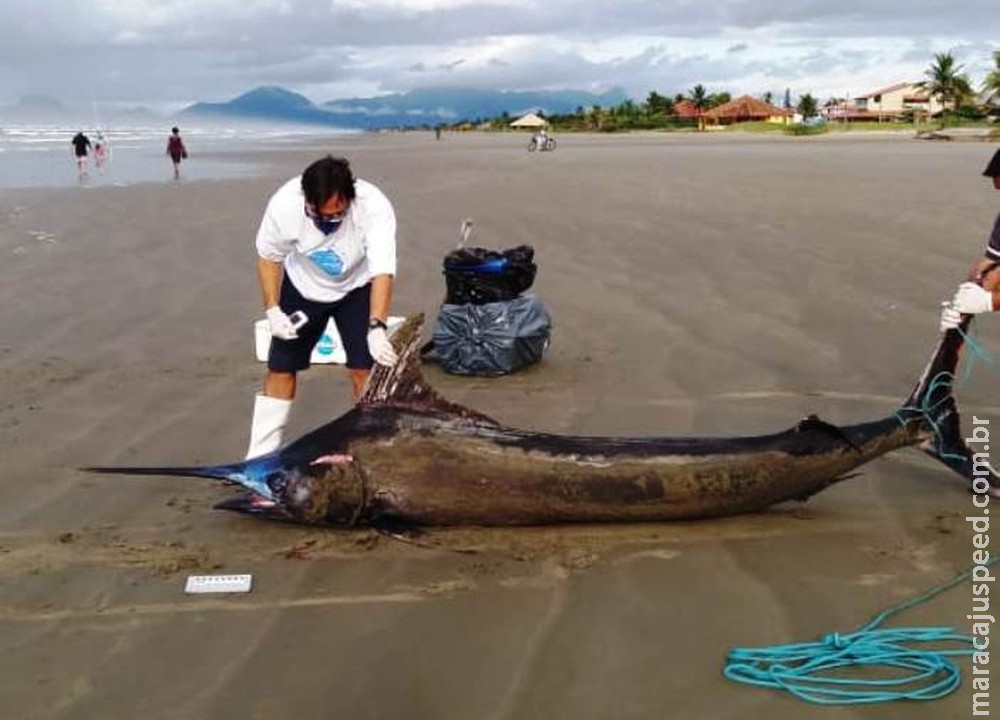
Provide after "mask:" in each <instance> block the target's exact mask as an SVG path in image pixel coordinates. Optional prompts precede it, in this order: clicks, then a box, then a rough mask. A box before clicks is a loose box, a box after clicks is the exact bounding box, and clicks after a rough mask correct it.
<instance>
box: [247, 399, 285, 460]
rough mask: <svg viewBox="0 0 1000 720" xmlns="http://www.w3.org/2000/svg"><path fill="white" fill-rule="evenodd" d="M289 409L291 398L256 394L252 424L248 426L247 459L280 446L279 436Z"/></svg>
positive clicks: (272, 450)
mask: <svg viewBox="0 0 1000 720" xmlns="http://www.w3.org/2000/svg"><path fill="white" fill-rule="evenodd" d="M291 409H292V401H291V400H281V399H280V398H273V397H268V396H267V395H260V394H258V395H257V398H256V400H255V402H254V406H253V424H252V425H251V426H250V447H249V448H247V457H246V459H247V460H249V459H250V458H255V457H258V456H260V455H267V454H268V453H270V452H274V451H275V450H277V449H278V448H279V447H281V438H282V435H283V434H284V431H285V424H286V423H287V422H288V413H289V412H290V411H291Z"/></svg>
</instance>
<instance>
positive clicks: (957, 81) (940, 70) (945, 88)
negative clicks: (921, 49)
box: [917, 53, 971, 110]
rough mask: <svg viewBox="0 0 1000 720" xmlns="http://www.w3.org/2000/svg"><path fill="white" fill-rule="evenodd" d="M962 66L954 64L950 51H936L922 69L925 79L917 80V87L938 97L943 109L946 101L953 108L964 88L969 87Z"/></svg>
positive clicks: (961, 97) (961, 95)
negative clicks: (927, 64)
mask: <svg viewBox="0 0 1000 720" xmlns="http://www.w3.org/2000/svg"><path fill="white" fill-rule="evenodd" d="M962 67H963V66H962V65H958V64H956V62H955V56H954V55H952V54H951V53H937V54H935V55H934V62H933V63H932V64H931V66H930V67H929V68H927V70H926V71H924V75H926V76H927V79H926V80H921V81H920V82H918V83H917V87H918V88H920V89H921V90H925V91H926V92H927V93H928V94H929V95H930V96H931V97H936V98H938V99H939V100H940V101H941V106H942V107H943V108H944V109H945V110H947V109H948V103H951V104H952V109H955V108H957V107H958V104H959V102H960V101H961V99H963V95H965V94H966V93H965V90H966V88H970V89H971V85H970V84H969V78H968V76H967V75H966V74H965V73H963V72H962Z"/></svg>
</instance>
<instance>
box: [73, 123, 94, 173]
mask: <svg viewBox="0 0 1000 720" xmlns="http://www.w3.org/2000/svg"><path fill="white" fill-rule="evenodd" d="M70 144H71V145H72V146H73V154H74V155H75V156H76V172H77V175H78V176H79V178H80V179H81V180H83V178H85V177H87V153H88V151H89V148H90V138H89V137H87V136H86V135H84V134H83V130H81V131H79V132H78V133H77V134H76V135H74V136H73V139H72V140H70Z"/></svg>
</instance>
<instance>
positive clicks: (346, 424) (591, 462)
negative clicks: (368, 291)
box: [90, 316, 1000, 526]
mask: <svg viewBox="0 0 1000 720" xmlns="http://www.w3.org/2000/svg"><path fill="white" fill-rule="evenodd" d="M422 323H423V317H422V316H418V317H413V318H410V319H408V320H407V322H406V323H405V324H404V325H403V326H402V327H401V328H400V329H399V330H398V331H397V332H396V333H395V335H394V338H393V342H394V345H395V346H396V349H397V351H398V352H399V354H400V361H399V363H398V364H397V365H396V366H395V367H393V368H384V367H380V366H377V367H376V369H375V370H374V371H373V372H372V375H371V378H370V381H369V384H368V386H367V388H366V390H365V393H364V395H363V397H362V399H361V401H360V402H359V403H358V405H357V406H356V407H354V408H352V409H351V410H349V411H348V412H347V413H345V414H344V415H342V416H341V417H339V418H337V419H336V420H334V421H332V422H330V423H328V424H326V425H324V426H322V427H320V428H318V429H317V430H314V431H313V432H311V433H309V434H308V435H306V436H304V437H302V438H301V439H299V440H297V441H295V442H293V443H291V444H290V445H287V446H286V447H284V448H281V449H280V450H276V451H275V452H273V453H271V454H269V455H264V456H262V457H258V458H255V459H252V460H247V461H244V462H239V463H235V464H232V465H214V466H206V467H187V468H90V470H93V471H97V472H114V473H128V474H142V475H190V476H201V477H209V478H218V479H222V480H227V481H231V482H234V483H238V484H240V485H242V486H244V487H245V488H247V489H248V490H249V492H244V493H241V494H240V495H237V496H234V497H232V498H230V499H227V500H224V501H222V502H221V503H219V504H218V505H216V507H218V508H221V509H225V510H234V511H237V512H243V513H250V514H254V515H260V516H264V517H268V518H274V519H282V520H291V521H296V522H301V523H309V524H317V525H337V526H352V525H363V524H379V523H381V522H392V523H404V524H412V525H542V524H550V523H551V524H554V523H570V522H634V521H655V520H689V519H695V518H708V517H718V516H723V515H735V514H737V513H746V512H752V511H754V510H760V509H762V508H766V507H768V506H770V505H774V504H775V503H780V502H783V501H786V500H805V499H806V498H808V497H809V496H811V495H813V494H814V493H817V492H819V491H820V490H823V489H824V488H827V487H829V486H830V485H832V484H834V483H836V482H838V481H839V480H842V479H844V478H845V477H846V476H847V475H848V474H849V473H850V472H851V471H852V470H853V469H854V468H857V467H858V466H860V465H863V464H864V463H866V462H868V461H870V460H873V459H874V458H877V457H879V456H880V455H884V454H885V453H887V452H890V451H892V450H895V449H897V448H901V447H905V446H909V445H920V447H921V449H923V450H925V451H926V452H928V453H929V454H931V455H932V456H934V457H936V458H938V459H939V460H941V461H942V462H943V463H944V464H946V465H947V466H949V467H950V468H952V469H953V470H955V471H956V472H958V473H959V474H961V475H962V476H963V477H965V478H966V480H968V481H969V482H972V481H973V480H974V479H975V478H977V477H978V478H981V479H982V480H980V484H981V485H982V487H983V488H985V483H983V480H985V482H986V483H988V484H989V489H990V491H991V492H992V491H993V489H994V488H1000V478H998V476H997V474H996V473H995V472H994V471H993V469H992V468H991V467H990V466H989V465H988V464H987V463H985V462H982V463H980V462H977V460H978V458H976V457H975V456H974V455H973V453H972V452H971V451H970V450H969V448H968V447H967V446H966V444H965V441H964V440H963V439H962V434H961V430H960V428H959V414H958V410H957V408H956V405H955V400H954V397H953V395H952V380H953V378H954V372H955V369H956V366H957V364H958V359H959V351H960V349H961V347H962V344H963V337H964V334H963V333H964V329H965V327H966V325H967V324H968V318H966V322H965V323H964V324H963V326H962V331H963V332H960V331H956V330H951V331H948V332H947V333H945V334H944V335H943V336H942V338H941V340H940V342H939V344H938V347H937V349H936V351H935V353H934V355H933V357H932V358H931V360H930V362H929V363H928V365H927V367H926V369H925V370H924V372H923V376H922V377H921V378H920V380H919V381H918V383H917V386H916V388H915V389H914V390H913V392H912V394H911V395H910V397H909V398H907V399H906V401H905V402H904V403H903V405H902V406H901V407H900V408H899V409H898V410H897V411H896V412H894V413H893V414H890V415H888V416H887V417H884V418H882V419H880V420H875V421H872V422H865V423H860V424H857V425H847V426H842V427H838V426H834V425H830V424H828V423H826V422H823V421H822V420H820V419H818V418H816V417H815V416H811V417H809V418H807V419H805V420H802V421H801V422H799V423H798V424H797V425H796V426H794V427H793V428H791V429H789V430H786V431H784V432H779V433H775V434H773V435H761V436H756V437H716V438H696V437H683V438H661V437H645V438H638V437H585V436H567V435H551V434H548V433H539V432H529V431H525V430H518V429H515V428H509V427H505V426H504V425H501V424H500V423H498V422H496V421H495V420H493V419H491V418H489V417H486V416H485V415H482V414H480V413H478V412H476V411H474V410H471V409H469V408H465V407H462V406H460V405H455V404H453V403H450V402H448V401H446V400H444V399H442V398H441V397H440V396H439V395H438V394H437V393H436V392H434V390H433V389H431V388H430V387H428V386H427V384H426V383H425V381H424V379H423V377H422V376H421V374H420V362H419V347H420V329H421V326H422Z"/></svg>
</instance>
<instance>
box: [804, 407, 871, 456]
mask: <svg viewBox="0 0 1000 720" xmlns="http://www.w3.org/2000/svg"><path fill="white" fill-rule="evenodd" d="M816 430H818V431H820V432H823V433H826V434H827V435H829V436H830V437H835V438H837V439H838V440H842V441H843V442H844V444H845V445H847V446H848V447H849V448H851V450H854V451H855V452H861V448H859V447H858V446H857V445H855V444H854V442H853V441H852V440H851V439H850V438H849V437H847V435H846V434H845V433H844V431H843V430H841V429H840V428H839V427H837V426H836V425H833V424H832V423H828V422H827V421H826V420H820V418H819V417H818V416H817V415H810V416H809V417H807V418H805V419H803V420H800V421H799V423H798V424H797V425H796V426H795V432H809V431H816Z"/></svg>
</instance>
